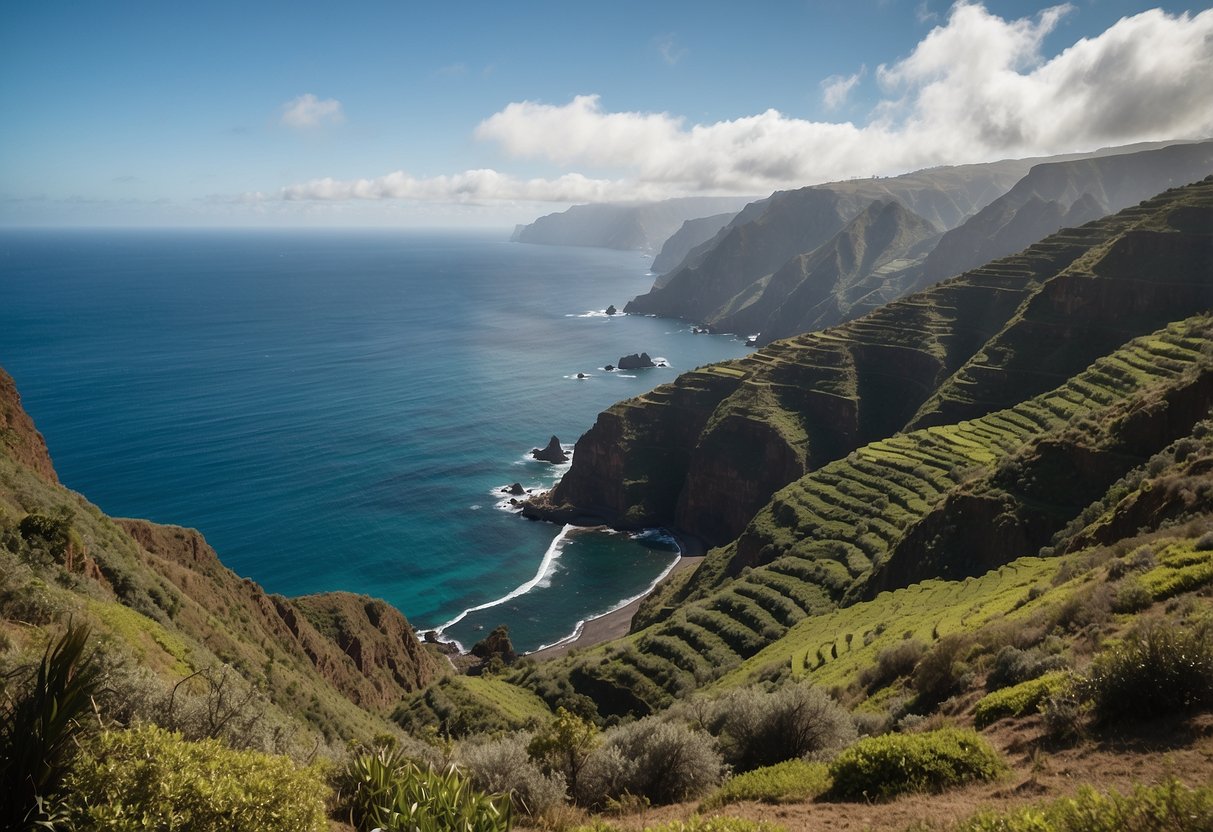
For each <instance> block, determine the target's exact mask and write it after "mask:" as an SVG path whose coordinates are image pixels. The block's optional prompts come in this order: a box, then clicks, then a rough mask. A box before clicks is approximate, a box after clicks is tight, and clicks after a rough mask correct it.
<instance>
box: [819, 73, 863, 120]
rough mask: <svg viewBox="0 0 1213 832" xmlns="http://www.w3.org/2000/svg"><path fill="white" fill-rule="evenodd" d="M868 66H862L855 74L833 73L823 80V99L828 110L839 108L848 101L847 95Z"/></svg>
mask: <svg viewBox="0 0 1213 832" xmlns="http://www.w3.org/2000/svg"><path fill="white" fill-rule="evenodd" d="M865 70H866V67H860V68H859V72H856V73H855V74H854V75H831V76H830V77H829V78H827V79H825V80H824V81H822V82H821V100H822V101H823V102H824V103H825V105H826V109H827V110H837V109H838V108H839V107H841V106H842V105H843V104H844V103H846V100H847V96H848V95H850V94H851V90H852V89H854V88H855V85H856V84H858V83H859V79H860V78H862V77H863V75H864V72H865Z"/></svg>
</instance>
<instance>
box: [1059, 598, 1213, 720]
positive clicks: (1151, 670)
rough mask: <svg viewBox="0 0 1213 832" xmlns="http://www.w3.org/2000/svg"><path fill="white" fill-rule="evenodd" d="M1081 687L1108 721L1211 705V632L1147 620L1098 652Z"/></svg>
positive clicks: (1096, 711) (1099, 716) (1097, 713)
mask: <svg viewBox="0 0 1213 832" xmlns="http://www.w3.org/2000/svg"><path fill="white" fill-rule="evenodd" d="M1083 688H1084V691H1085V693H1086V694H1087V695H1088V696H1089V697H1090V698H1091V701H1092V704H1093V706H1094V716H1095V718H1096V720H1098V721H1100V722H1105V723H1107V722H1117V721H1124V720H1139V719H1145V718H1149V717H1152V716H1162V715H1167V714H1176V713H1185V712H1190V711H1195V710H1205V709H1208V708H1210V707H1213V632H1211V630H1210V627H1209V626H1208V625H1202V626H1197V627H1190V628H1188V627H1183V628H1181V627H1176V626H1175V625H1174V623H1172V622H1161V621H1159V622H1149V623H1147V624H1146V625H1145V626H1144V627H1143V628H1142V629H1141V630H1139V631H1137V632H1133V633H1131V634H1130V635H1129V636H1128V638H1126V639H1125V640H1124V642H1122V643H1121V644H1118V645H1115V646H1113V647H1110V648H1109V649H1108V650H1106V651H1104V652H1103V653H1101V654H1100V655H1099V656H1097V657H1096V658H1095V661H1094V662H1093V663H1092V666H1091V673H1090V677H1089V678H1088V679H1087V680H1086V682H1085V683H1084V685H1083Z"/></svg>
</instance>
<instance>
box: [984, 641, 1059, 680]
mask: <svg viewBox="0 0 1213 832" xmlns="http://www.w3.org/2000/svg"><path fill="white" fill-rule="evenodd" d="M1065 666H1066V660H1065V658H1063V657H1062V656H1058V655H1056V654H1048V653H1044V652H1042V651H1040V650H1035V649H1034V650H1020V649H1019V648H1018V647H1011V646H1007V647H1004V648H1002V649H1001V650H999V651H998V654H997V655H996V656H994V662H993V664H992V665H991V666H990V673H989V675H988V676H987V677H986V690H989V691H995V690H998V689H999V688H1005V687H1009V686H1011V685H1018V684H1020V683H1021V682H1026V681H1028V680H1029V679H1035V678H1037V677H1039V676H1043V675H1044V674H1046V673H1048V672H1049V671H1051V670H1059V669H1061V668H1063V667H1065Z"/></svg>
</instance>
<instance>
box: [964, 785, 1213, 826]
mask: <svg viewBox="0 0 1213 832" xmlns="http://www.w3.org/2000/svg"><path fill="white" fill-rule="evenodd" d="M1210 828H1213V789H1211V788H1208V787H1205V788H1199V789H1190V788H1188V787H1187V786H1184V785H1183V784H1182V783H1180V782H1179V781H1177V780H1174V779H1172V780H1168V781H1166V782H1165V783H1162V784H1161V785H1158V786H1138V787H1137V788H1136V789H1134V790H1133V791H1132V792H1130V793H1129V794H1124V795H1122V794H1120V793H1119V792H1116V791H1110V792H1108V793H1107V794H1100V793H1099V792H1097V791H1096V790H1094V789H1092V788H1090V787H1085V788H1083V789H1081V790H1079V792H1078V794H1077V795H1076V796H1075V797H1067V798H1062V799H1061V800H1056V801H1054V802H1052V803H1050V804H1048V805H1046V806H1042V807H1039V808H1032V809H1019V810H1015V811H1011V812H1005V813H1002V812H983V813H981V814H979V815H977V816H976V817H973V818H970V819H969V820H967V821H965V822H964V823H962V824H961V825H960V826H959V828H958V832H1157V830H1163V829H1165V830H1168V832H1204V830H1207V829H1210Z"/></svg>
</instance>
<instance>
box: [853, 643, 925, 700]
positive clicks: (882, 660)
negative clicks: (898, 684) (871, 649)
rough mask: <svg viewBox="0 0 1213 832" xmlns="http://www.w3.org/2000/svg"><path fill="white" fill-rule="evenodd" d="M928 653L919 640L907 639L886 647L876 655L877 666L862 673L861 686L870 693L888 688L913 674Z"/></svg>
mask: <svg viewBox="0 0 1213 832" xmlns="http://www.w3.org/2000/svg"><path fill="white" fill-rule="evenodd" d="M926 651H927V648H926V645H924V644H923V643H922V642H921V641H918V640H917V639H907V640H905V641H900V642H898V643H897V644H894V645H893V646H892V647H886V648H885V649H883V650H881V651H880V652H879V653H877V654H876V664H874V665H872V666H871V667H867V668H864V669H863V670H862V671H861V672H860V674H859V684H860V685H861V686H863V688H864V689H865V690H867V691H869V692H870V691H874V690H880V689H881V688H883V687H888V686H889V685H891V684H892V683H893V682H895V681H897V680H898V679H900V678H902V677H904V676H909V675H910V674H912V673H913V672H914V668H915V666H916V665H917V664H918V660H919V659H920V658H922V654H923V653H925V652H926Z"/></svg>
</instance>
